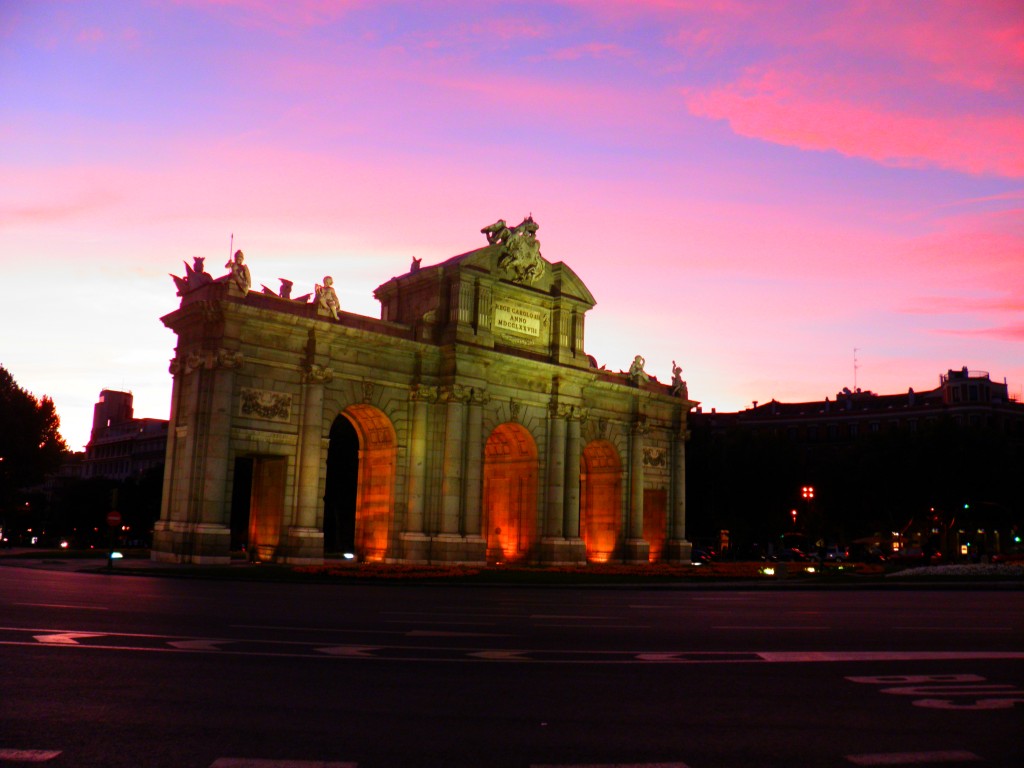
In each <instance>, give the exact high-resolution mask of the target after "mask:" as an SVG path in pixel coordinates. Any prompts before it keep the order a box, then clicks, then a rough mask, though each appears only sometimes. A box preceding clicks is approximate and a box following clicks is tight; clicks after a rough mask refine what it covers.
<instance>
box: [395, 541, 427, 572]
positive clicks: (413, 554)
mask: <svg viewBox="0 0 1024 768" xmlns="http://www.w3.org/2000/svg"><path fill="white" fill-rule="evenodd" d="M391 562H395V563H413V564H416V565H426V564H427V563H429V562H430V537H429V536H427V535H426V534H425V533H400V534H398V556H397V557H395V558H393V559H392V560H391Z"/></svg>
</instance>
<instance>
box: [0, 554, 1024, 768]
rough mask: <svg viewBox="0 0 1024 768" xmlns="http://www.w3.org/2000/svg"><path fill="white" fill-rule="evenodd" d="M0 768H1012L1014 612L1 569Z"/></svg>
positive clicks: (1018, 663)
mask: <svg viewBox="0 0 1024 768" xmlns="http://www.w3.org/2000/svg"><path fill="white" fill-rule="evenodd" d="M0 675H2V678H0V765H27V764H39V765H43V766H46V767H47V768H59V767H61V766H111V767H115V768H116V767H117V766H174V767H176V768H177V767H179V766H184V767H191V766H195V768H207V767H211V766H216V768H242V767H246V766H251V767H252V768H257V767H258V768H271V767H272V766H289V767H291V768H312V766H329V767H332V768H336V767H337V766H345V765H351V766H360V767H361V768H374V767H375V766H481V767H483V766H507V767H508V768H513V767H514V768H527V767H530V766H554V765H557V766H595V765H630V766H654V765H657V766H689V768H712V767H714V766H787V768H792V767H793V766H807V767H810V768H813V767H815V766H852V765H915V766H939V765H941V766H946V765H954V766H955V765H978V766H1006V767H1007V768H1009V767H1010V766H1013V768H1019V766H1021V765H1024V592H1022V591H1020V590H993V591H986V590H981V589H977V590H970V591H963V590H952V591H932V590H925V591H913V590H905V589H899V590H896V589H893V590H886V589H876V590H863V591H861V590H817V591H803V590H801V591H796V590H753V589H752V590H742V589H731V590H720V589H715V590H708V589H696V588H694V589H689V588H687V589H666V588H652V589H644V588H629V589H609V588H575V589H561V588H514V587H468V586H461V587H460V586H455V587H452V586H437V585H424V586H418V585H393V584H388V585H379V586H378V585H367V586H361V585H356V586H351V585H312V584H310V585H296V584H275V583H239V582H219V581H198V580H191V579H173V578H150V577H137V576H120V575H117V574H114V575H109V576H108V575H102V574H90V573H61V572H53V571H47V570H35V569H29V568H22V567H11V566H7V567H2V568H0Z"/></svg>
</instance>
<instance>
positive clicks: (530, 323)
mask: <svg viewBox="0 0 1024 768" xmlns="http://www.w3.org/2000/svg"><path fill="white" fill-rule="evenodd" d="M543 324H544V313H543V312H542V311H541V310H537V309H533V308H531V307H524V306H523V305H522V304H513V303H511V302H509V301H496V302H495V303H494V330H495V331H499V332H505V333H516V334H519V335H520V336H529V337H531V338H534V339H539V338H540V335H541V328H542V327H543Z"/></svg>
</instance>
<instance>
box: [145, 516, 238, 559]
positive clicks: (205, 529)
mask: <svg viewBox="0 0 1024 768" xmlns="http://www.w3.org/2000/svg"><path fill="white" fill-rule="evenodd" d="M149 557H150V559H151V560H153V561H154V562H158V563H192V564H193V565H229V564H230V563H231V530H230V529H229V528H227V527H226V526H223V525H213V524H210V523H182V522H178V521H174V520H171V521H167V520H160V521H157V524H156V525H155V526H154V527H153V546H152V547H151V548H150V552H149Z"/></svg>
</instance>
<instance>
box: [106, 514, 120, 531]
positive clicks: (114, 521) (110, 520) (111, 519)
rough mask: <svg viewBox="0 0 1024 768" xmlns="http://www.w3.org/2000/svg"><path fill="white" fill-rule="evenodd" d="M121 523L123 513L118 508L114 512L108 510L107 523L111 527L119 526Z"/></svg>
mask: <svg viewBox="0 0 1024 768" xmlns="http://www.w3.org/2000/svg"><path fill="white" fill-rule="evenodd" d="M120 524H121V513H120V512H118V511H117V510H114V511H113V512H107V525H109V526H110V527H111V528H117V526H119V525H120Z"/></svg>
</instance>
